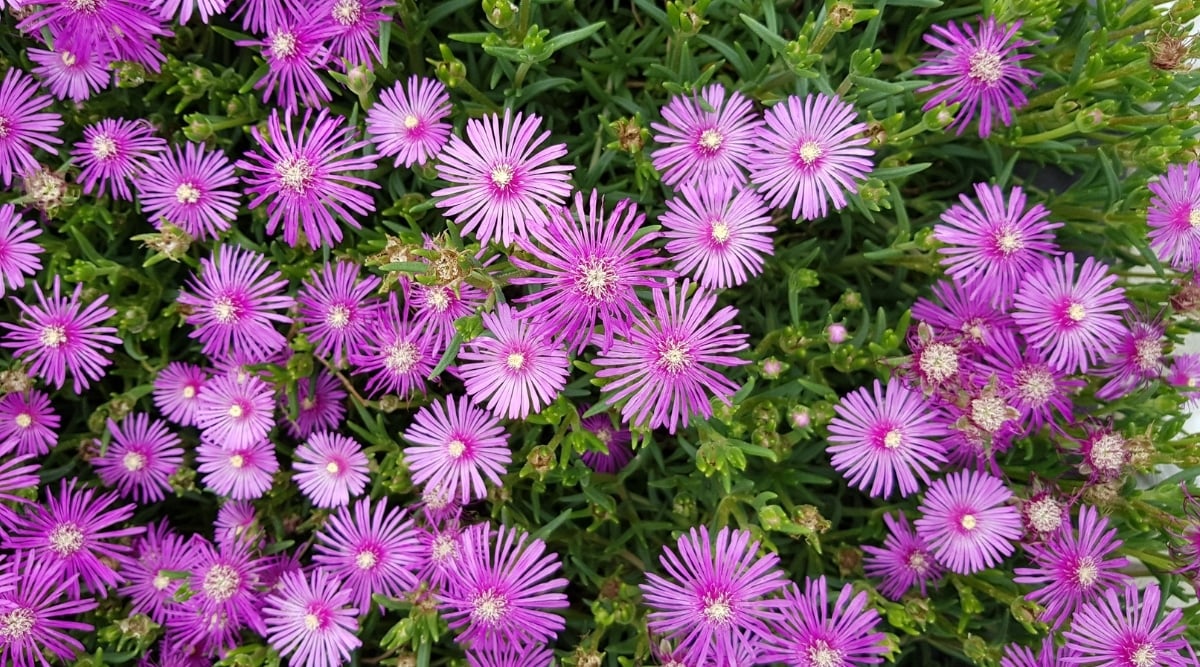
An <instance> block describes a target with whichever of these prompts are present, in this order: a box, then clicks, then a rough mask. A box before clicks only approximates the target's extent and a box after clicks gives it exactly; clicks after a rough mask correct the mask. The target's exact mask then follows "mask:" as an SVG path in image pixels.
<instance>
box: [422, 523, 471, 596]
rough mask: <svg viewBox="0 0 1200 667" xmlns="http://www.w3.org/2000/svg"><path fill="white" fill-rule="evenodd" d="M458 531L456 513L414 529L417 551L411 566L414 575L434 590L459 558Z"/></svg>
mask: <svg viewBox="0 0 1200 667" xmlns="http://www.w3.org/2000/svg"><path fill="white" fill-rule="evenodd" d="M462 533H463V528H462V526H461V525H460V523H459V521H458V519H457V517H456V518H452V519H447V520H444V521H442V522H440V523H438V522H433V523H431V525H429V526H428V527H426V528H418V529H417V542H418V543H419V545H420V553H419V561H418V562H417V563H416V564H415V566H414V568H413V569H414V571H415V572H416V573H417V579H418V580H420V581H423V582H426V583H428V584H429V589H430V590H431V591H433V592H434V593H437V592H438V591H440V590H442V589H443V588H444V587H445V586H446V583H447V581H448V580H449V578H450V577H451V575H452V573H453V572H455V571H456V570H457V569H458V566H459V562H460V561H461V560H462Z"/></svg>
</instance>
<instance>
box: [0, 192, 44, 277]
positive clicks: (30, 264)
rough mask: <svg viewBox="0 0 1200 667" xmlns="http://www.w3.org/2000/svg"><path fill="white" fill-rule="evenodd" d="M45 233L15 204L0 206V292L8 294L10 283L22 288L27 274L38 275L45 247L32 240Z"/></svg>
mask: <svg viewBox="0 0 1200 667" xmlns="http://www.w3.org/2000/svg"><path fill="white" fill-rule="evenodd" d="M41 233H42V230H41V228H39V227H38V224H37V223H35V222H33V221H32V220H22V219H21V216H20V215H18V214H17V211H16V209H15V208H13V205H12V204H4V205H3V206H0V296H4V286H5V285H6V284H7V285H8V288H9V289H13V290H17V289H21V288H22V287H24V285H25V276H33V275H37V272H38V271H40V270H41V269H42V262H41V260H40V259H38V257H37V256H38V255H40V254H41V253H42V247H41V246H40V245H38V244H37V243H33V242H32V241H33V239H36V238H37V237H38V236H40V235H41Z"/></svg>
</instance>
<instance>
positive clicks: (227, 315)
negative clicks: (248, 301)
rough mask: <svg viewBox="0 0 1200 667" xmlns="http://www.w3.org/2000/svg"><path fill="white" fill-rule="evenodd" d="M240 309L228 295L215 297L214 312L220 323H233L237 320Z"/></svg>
mask: <svg viewBox="0 0 1200 667" xmlns="http://www.w3.org/2000/svg"><path fill="white" fill-rule="evenodd" d="M240 310H241V309H240V308H238V307H237V305H235V304H234V303H233V299H230V298H229V297H227V296H219V297H217V298H215V299H213V304H212V314H213V317H215V318H216V320H217V322H219V323H220V324H232V323H233V322H236V321H237V320H238V315H239V311H240Z"/></svg>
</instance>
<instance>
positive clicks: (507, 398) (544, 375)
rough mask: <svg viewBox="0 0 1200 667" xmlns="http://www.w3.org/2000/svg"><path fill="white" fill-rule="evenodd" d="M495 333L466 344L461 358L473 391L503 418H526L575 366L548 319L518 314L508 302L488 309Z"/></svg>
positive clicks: (491, 330)
mask: <svg viewBox="0 0 1200 667" xmlns="http://www.w3.org/2000/svg"><path fill="white" fill-rule="evenodd" d="M483 327H484V329H485V330H486V331H487V332H488V333H489V334H490V335H485V336H480V337H478V338H476V339H474V340H472V341H470V342H469V343H467V344H466V345H464V346H463V351H462V352H460V353H459V355H458V358H459V359H460V360H461V361H462V364H461V365H460V367H459V370H460V372H461V373H462V377H463V383H464V384H465V385H466V389H467V395H468V396H470V397H471V400H473V401H475V402H476V403H483V402H484V401H486V402H487V408H488V409H489V410H491V411H492V412H493V413H495V414H496V415H497V416H500V417H507V418H509V419H524V418H525V417H528V416H529V415H530V414H536V413H538V412H540V411H541V409H542V408H544V407H546V406H547V405H549V404H550V403H552V402H553V401H554V399H555V398H556V397H557V396H558V393H559V392H560V391H562V389H563V387H564V386H566V384H567V376H568V375H569V374H570V365H569V362H568V361H567V354H566V352H565V351H563V349H562V345H561V344H556V343H554V341H552V340H551V338H550V332H549V327H547V326H546V325H545V324H544V323H542V322H537V321H533V320H529V319H524V318H518V317H517V313H516V312H515V311H514V310H513V309H512V308H510V307H509V306H508V305H506V304H500V305H498V306H497V307H496V312H495V313H484V315H483Z"/></svg>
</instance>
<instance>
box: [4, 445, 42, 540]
mask: <svg viewBox="0 0 1200 667" xmlns="http://www.w3.org/2000/svg"><path fill="white" fill-rule="evenodd" d="M33 461H34V457H32V456H27V455H21V456H11V457H5V458H4V459H3V460H0V501H3V502H0V535H2V534H3V526H12V525H15V524H16V523H17V522H19V521H21V519H20V518H19V517H18V515H17V512H16V511H15V509H17V508H20V507H21V506H22V505H27V504H29V502H30V501H29V500H28V497H29V496H30V495H33V494H36V492H37V488H38V485H39V484H41V480H40V479H39V478H38V472H39V471H40V469H41V466H40V465H38V464H37V463H34V462H33Z"/></svg>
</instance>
